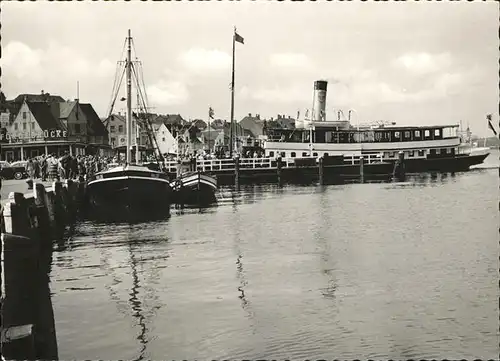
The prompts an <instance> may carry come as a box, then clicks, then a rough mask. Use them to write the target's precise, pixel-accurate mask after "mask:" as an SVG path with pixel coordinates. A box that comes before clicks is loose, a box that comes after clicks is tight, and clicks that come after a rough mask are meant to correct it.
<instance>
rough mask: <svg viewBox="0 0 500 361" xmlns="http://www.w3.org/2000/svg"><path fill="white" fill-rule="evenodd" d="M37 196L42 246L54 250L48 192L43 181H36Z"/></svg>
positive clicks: (35, 193)
mask: <svg viewBox="0 0 500 361" xmlns="http://www.w3.org/2000/svg"><path fill="white" fill-rule="evenodd" d="M33 195H34V198H35V209H36V215H37V218H38V222H37V223H38V227H37V228H38V235H39V239H40V247H41V248H42V249H50V250H52V232H51V228H50V216H49V211H48V208H47V192H46V190H45V186H44V185H43V184H42V183H35V187H34V190H33Z"/></svg>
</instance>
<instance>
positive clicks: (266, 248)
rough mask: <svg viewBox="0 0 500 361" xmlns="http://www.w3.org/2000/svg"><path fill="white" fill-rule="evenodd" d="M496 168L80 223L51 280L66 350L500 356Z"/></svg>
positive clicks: (244, 195)
mask: <svg viewBox="0 0 500 361" xmlns="http://www.w3.org/2000/svg"><path fill="white" fill-rule="evenodd" d="M495 166H496V167H497V166H498V151H494V152H493V154H492V155H491V156H490V157H489V158H488V159H487V160H486V162H485V164H484V165H482V166H481V167H482V169H476V170H472V171H469V172H463V173H454V174H450V173H448V174H421V175H416V176H412V177H409V179H407V181H406V182H404V183H390V184H389V183H385V184H384V183H372V184H346V185H335V186H324V187H320V186H309V187H298V186H285V187H283V188H279V187H278V186H276V185H267V186H251V187H246V188H242V189H241V191H240V192H236V191H233V190H231V189H222V190H221V191H220V193H219V194H218V197H219V204H218V206H216V207H213V208H208V209H203V210H197V209H189V210H175V209H173V210H172V214H171V217H170V218H169V219H168V220H165V221H161V222H151V223H140V224H114V225H111V224H98V223H91V222H82V223H80V224H78V225H77V226H76V228H75V229H74V231H73V233H72V234H71V236H70V237H69V239H67V241H66V242H65V244H61V245H60V246H59V249H58V251H57V252H56V253H55V254H54V257H53V264H52V270H51V274H50V278H51V285H50V287H51V292H52V301H53V307H54V314H55V324H56V332H57V341H58V347H59V357H60V359H63V360H65V359H128V360H134V359H136V360H137V359H157V360H160V359H171V360H173V359H228V358H231V359H263V358H267V359H270V358H273V359H285V358H288V359H305V358H309V359H320V358H325V359H333V358H340V359H354V358H359V359H368V358H372V359H374V358H376V359H388V358H392V359H410V358H414V359H417V358H418V359H432V358H435V359H444V358H447V359H453V358H457V359H458V358H464V359H475V358H480V359H498V357H499V332H498V317H499V316H498V298H499V290H498V272H499V271H498V270H499V263H498V255H499V249H498V226H499V217H498V189H499V175H498V169H497V168H494V167H495Z"/></svg>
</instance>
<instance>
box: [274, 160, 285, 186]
mask: <svg viewBox="0 0 500 361" xmlns="http://www.w3.org/2000/svg"><path fill="white" fill-rule="evenodd" d="M282 168H283V162H282V160H281V157H278V158H276V175H277V177H278V185H279V186H280V187H281V186H282V185H283V175H282Z"/></svg>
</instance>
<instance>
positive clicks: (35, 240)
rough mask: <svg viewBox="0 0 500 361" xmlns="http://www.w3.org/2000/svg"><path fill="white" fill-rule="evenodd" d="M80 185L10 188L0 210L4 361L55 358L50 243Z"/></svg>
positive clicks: (76, 201) (71, 218)
mask: <svg viewBox="0 0 500 361" xmlns="http://www.w3.org/2000/svg"><path fill="white" fill-rule="evenodd" d="M84 187H85V184H84V183H80V182H73V181H72V180H67V181H66V182H65V183H62V182H60V181H55V182H53V184H52V187H48V188H47V189H46V188H45V186H44V185H43V184H42V183H35V184H34V187H33V190H32V192H30V193H27V194H24V193H21V192H11V193H10V194H9V199H8V200H7V202H6V204H4V205H3V207H2V209H1V217H0V220H1V262H0V265H1V268H0V270H1V272H2V273H1V274H2V277H1V298H0V302H1V306H2V319H1V336H2V355H3V357H4V358H6V359H23V360H37V359H50V360H57V359H58V347H57V337H56V331H55V323H54V312H53V308H52V301H51V297H50V288H49V275H48V273H49V270H50V265H51V262H52V251H53V244H54V242H55V243H56V244H57V245H58V247H64V242H63V234H64V231H65V229H66V227H67V226H68V225H71V224H72V223H73V222H75V220H76V215H77V213H78V211H79V207H81V206H82V205H83V202H82V200H83V194H84Z"/></svg>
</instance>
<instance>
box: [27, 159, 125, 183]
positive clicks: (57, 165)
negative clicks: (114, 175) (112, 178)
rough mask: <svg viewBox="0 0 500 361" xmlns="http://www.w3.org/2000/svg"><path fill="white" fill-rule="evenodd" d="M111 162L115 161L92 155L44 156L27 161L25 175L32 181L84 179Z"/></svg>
mask: <svg viewBox="0 0 500 361" xmlns="http://www.w3.org/2000/svg"><path fill="white" fill-rule="evenodd" d="M113 161H116V159H113V158H111V157H99V156H92V155H85V156H84V155H77V156H73V155H70V154H69V152H66V153H65V154H63V155H62V156H61V157H57V156H56V155H55V154H44V155H41V156H38V157H33V158H30V159H28V160H27V162H26V173H28V178H29V179H32V180H35V179H40V180H42V181H54V180H65V179H85V178H86V177H87V178H88V177H91V176H92V175H93V174H95V173H96V172H99V171H101V170H104V169H106V168H107V166H108V164H110V163H112V162H113Z"/></svg>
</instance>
